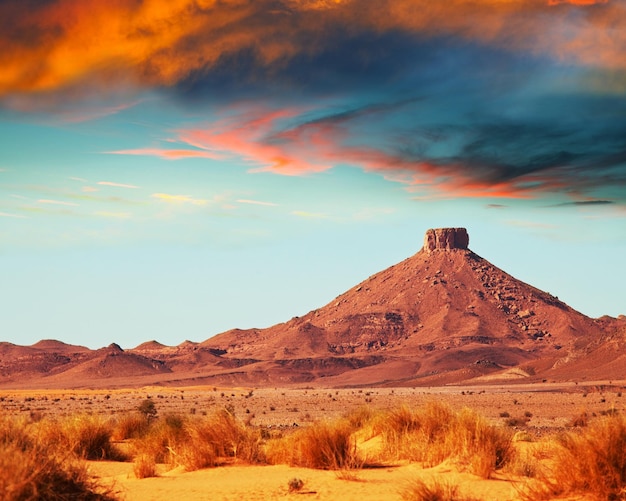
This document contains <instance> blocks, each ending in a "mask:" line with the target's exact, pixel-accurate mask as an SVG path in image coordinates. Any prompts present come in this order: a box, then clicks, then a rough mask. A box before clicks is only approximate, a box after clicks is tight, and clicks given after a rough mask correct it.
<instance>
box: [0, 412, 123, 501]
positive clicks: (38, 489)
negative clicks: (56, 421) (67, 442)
mask: <svg viewBox="0 0 626 501" xmlns="http://www.w3.org/2000/svg"><path fill="white" fill-rule="evenodd" d="M40 438H41V437H39V435H38V434H37V432H36V430H35V429H33V428H32V427H29V426H28V425H27V424H26V423H25V422H24V421H20V420H15V419H9V418H5V417H3V418H0V493H2V499H3V500H5V501H23V500H35V499H58V500H70V499H72V500H103V501H104V500H107V499H113V498H112V497H111V496H110V495H109V494H106V493H104V491H103V490H102V489H100V488H99V487H98V486H97V484H96V483H95V482H94V481H93V480H92V479H90V478H89V476H88V474H87V470H86V468H85V466H84V463H81V462H79V461H78V460H77V459H76V458H75V457H73V456H72V455H71V454H70V453H68V452H67V451H66V452H65V454H62V453H61V451H59V449H58V448H54V447H53V446H51V445H50V444H49V443H46V442H45V441H41V439H40Z"/></svg>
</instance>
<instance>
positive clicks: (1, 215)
mask: <svg viewBox="0 0 626 501" xmlns="http://www.w3.org/2000/svg"><path fill="white" fill-rule="evenodd" d="M0 217H11V218H16V219H24V218H26V216H24V215H22V214H11V213H9V212H0Z"/></svg>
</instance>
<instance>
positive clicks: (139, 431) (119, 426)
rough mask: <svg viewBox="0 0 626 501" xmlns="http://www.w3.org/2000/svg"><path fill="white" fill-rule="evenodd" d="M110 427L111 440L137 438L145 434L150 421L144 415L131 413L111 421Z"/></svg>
mask: <svg viewBox="0 0 626 501" xmlns="http://www.w3.org/2000/svg"><path fill="white" fill-rule="evenodd" d="M112 426H113V430H112V434H111V438H112V439H113V440H126V439H128V438H139V437H141V436H143V435H145V434H146V433H147V431H148V428H149V426H150V420H149V419H147V418H146V416H145V415H144V414H141V413H139V412H132V413H127V414H123V415H121V416H117V417H116V418H115V419H114V420H113V422H112Z"/></svg>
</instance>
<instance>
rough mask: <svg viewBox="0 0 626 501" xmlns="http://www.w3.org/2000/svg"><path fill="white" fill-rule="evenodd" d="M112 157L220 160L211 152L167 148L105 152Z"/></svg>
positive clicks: (218, 156)
mask: <svg viewBox="0 0 626 501" xmlns="http://www.w3.org/2000/svg"><path fill="white" fill-rule="evenodd" d="M104 153H107V154H110V155H139V156H152V157H159V158H162V159H164V160H180V159H182V158H210V159H219V158H221V156H220V155H217V154H215V153H212V152H210V151H199V150H183V149H167V148H136V149H129V150H117V151H105V152H104Z"/></svg>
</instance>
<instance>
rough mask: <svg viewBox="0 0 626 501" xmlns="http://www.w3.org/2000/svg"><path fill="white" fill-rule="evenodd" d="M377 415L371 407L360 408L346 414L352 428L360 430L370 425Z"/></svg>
mask: <svg viewBox="0 0 626 501" xmlns="http://www.w3.org/2000/svg"><path fill="white" fill-rule="evenodd" d="M374 416H375V413H374V411H373V410H372V409H371V408H370V407H365V406H363V407H359V408H358V409H356V410H354V411H351V412H349V413H348V414H346V416H345V419H346V420H347V421H348V423H350V426H351V427H352V428H354V429H355V430H356V429H359V428H363V427H364V426H365V425H367V424H369V423H370V422H371V421H372V420H373V419H374Z"/></svg>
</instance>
